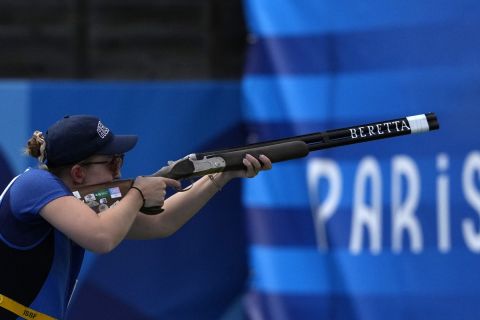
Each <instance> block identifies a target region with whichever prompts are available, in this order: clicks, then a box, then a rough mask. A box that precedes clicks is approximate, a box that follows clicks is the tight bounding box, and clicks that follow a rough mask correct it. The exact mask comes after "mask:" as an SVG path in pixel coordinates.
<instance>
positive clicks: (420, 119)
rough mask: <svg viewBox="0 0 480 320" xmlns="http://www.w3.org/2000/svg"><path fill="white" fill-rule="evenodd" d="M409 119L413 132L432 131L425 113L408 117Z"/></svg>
mask: <svg viewBox="0 0 480 320" xmlns="http://www.w3.org/2000/svg"><path fill="white" fill-rule="evenodd" d="M407 121H408V123H409V124H410V130H411V131H412V133H420V132H427V131H430V127H429V126H428V120H427V117H426V116H425V114H419V115H416V116H411V117H407Z"/></svg>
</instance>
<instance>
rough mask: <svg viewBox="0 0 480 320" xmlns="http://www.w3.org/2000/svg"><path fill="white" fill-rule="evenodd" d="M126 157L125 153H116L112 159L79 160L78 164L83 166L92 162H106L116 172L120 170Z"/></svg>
mask: <svg viewBox="0 0 480 320" xmlns="http://www.w3.org/2000/svg"><path fill="white" fill-rule="evenodd" d="M124 158H125V154H124V153H122V154H114V155H113V156H112V158H111V159H110V160H104V161H85V162H79V163H78V164H79V165H81V166H89V165H92V164H106V165H107V167H108V168H109V169H110V170H111V171H112V172H116V171H118V170H120V168H121V167H122V165H123V159H124ZM119 160H120V161H119Z"/></svg>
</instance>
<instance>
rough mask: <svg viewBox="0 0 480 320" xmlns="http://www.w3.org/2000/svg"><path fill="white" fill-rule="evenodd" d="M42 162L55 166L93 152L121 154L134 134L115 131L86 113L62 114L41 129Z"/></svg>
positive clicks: (132, 144)
mask: <svg viewBox="0 0 480 320" xmlns="http://www.w3.org/2000/svg"><path fill="white" fill-rule="evenodd" d="M45 140H46V143H47V146H46V164H47V165H48V166H50V167H58V166H63V165H68V164H73V163H77V162H80V161H82V160H85V159H87V158H88V157H90V156H93V155H96V154H98V155H114V154H122V153H126V152H127V151H129V150H131V149H132V148H133V147H134V146H135V145H136V144H137V140H138V136H136V135H115V134H113V132H112V131H111V130H110V129H109V128H107V127H106V126H105V125H104V124H103V123H102V122H101V121H100V119H99V118H97V117H95V116H90V115H72V116H65V117H64V118H63V119H60V120H59V121H57V122H56V123H54V124H53V125H52V126H51V127H50V128H48V130H47V132H46V133H45Z"/></svg>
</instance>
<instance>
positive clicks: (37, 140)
mask: <svg viewBox="0 0 480 320" xmlns="http://www.w3.org/2000/svg"><path fill="white" fill-rule="evenodd" d="M46 147H47V142H46V141H45V137H44V136H43V133H42V132H41V131H38V130H36V131H35V132H34V133H33V135H32V137H31V138H30V139H29V140H28V142H27V146H26V147H25V150H24V151H25V154H27V155H29V156H31V157H34V158H37V160H38V162H40V164H43V165H44V164H45V160H46V158H47V152H46V150H45V149H46Z"/></svg>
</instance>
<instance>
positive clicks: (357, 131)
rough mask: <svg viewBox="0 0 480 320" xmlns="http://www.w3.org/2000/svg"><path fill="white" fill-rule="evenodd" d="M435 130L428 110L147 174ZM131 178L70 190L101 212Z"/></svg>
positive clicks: (288, 156)
mask: <svg viewBox="0 0 480 320" xmlns="http://www.w3.org/2000/svg"><path fill="white" fill-rule="evenodd" d="M438 129H439V123H438V120H437V116H436V115H435V114H434V113H433V112H430V113H425V114H419V115H415V116H409V117H404V118H397V119H392V120H384V121H380V122H372V123H367V124H362V125H356V126H352V127H346V128H341V129H334V130H328V131H324V132H316V133H310V134H306V135H300V136H294V137H290V138H284V139H277V140H270V141H265V142H260V143H254V144H249V145H246V146H240V147H234V148H229V149H222V150H216V151H209V152H202V153H192V154H189V155H187V156H185V157H183V158H181V159H179V160H177V161H169V162H168V165H167V166H164V167H162V168H161V169H160V170H158V171H157V172H155V173H154V174H152V175H151V176H154V177H165V178H171V179H175V180H184V179H193V178H197V177H201V176H204V175H208V174H212V173H217V172H223V171H231V170H241V169H244V165H243V162H242V161H243V158H244V157H245V155H246V154H247V153H249V154H251V155H252V156H254V157H256V158H258V157H259V156H260V155H262V154H263V155H265V156H267V157H268V158H269V159H270V160H271V161H272V163H275V162H281V161H287V160H292V159H298V158H303V157H306V156H307V155H308V154H309V153H310V152H311V151H316V150H323V149H328V148H334V147H339V146H345V145H350V144H354V143H362V142H367V141H373V140H379V139H386V138H392V137H397V136H402V135H409V134H414V133H422V132H428V131H432V130H438ZM133 181H134V180H132V179H125V180H115V181H113V182H111V183H108V184H100V185H92V186H86V187H82V188H80V189H79V190H76V191H74V192H73V194H74V195H75V196H76V197H77V198H79V199H80V200H83V201H84V202H85V203H87V204H88V205H89V206H90V207H91V208H92V209H94V210H95V211H96V212H101V211H103V210H106V209H108V208H109V207H110V206H112V205H115V204H116V203H117V202H118V201H120V200H121V199H122V197H123V195H124V194H126V193H127V192H128V190H129V189H130V187H131V186H132V184H133ZM140 211H141V212H143V213H145V214H158V213H160V212H162V211H163V209H162V208H161V207H143V208H142V209H141V210H140Z"/></svg>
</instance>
